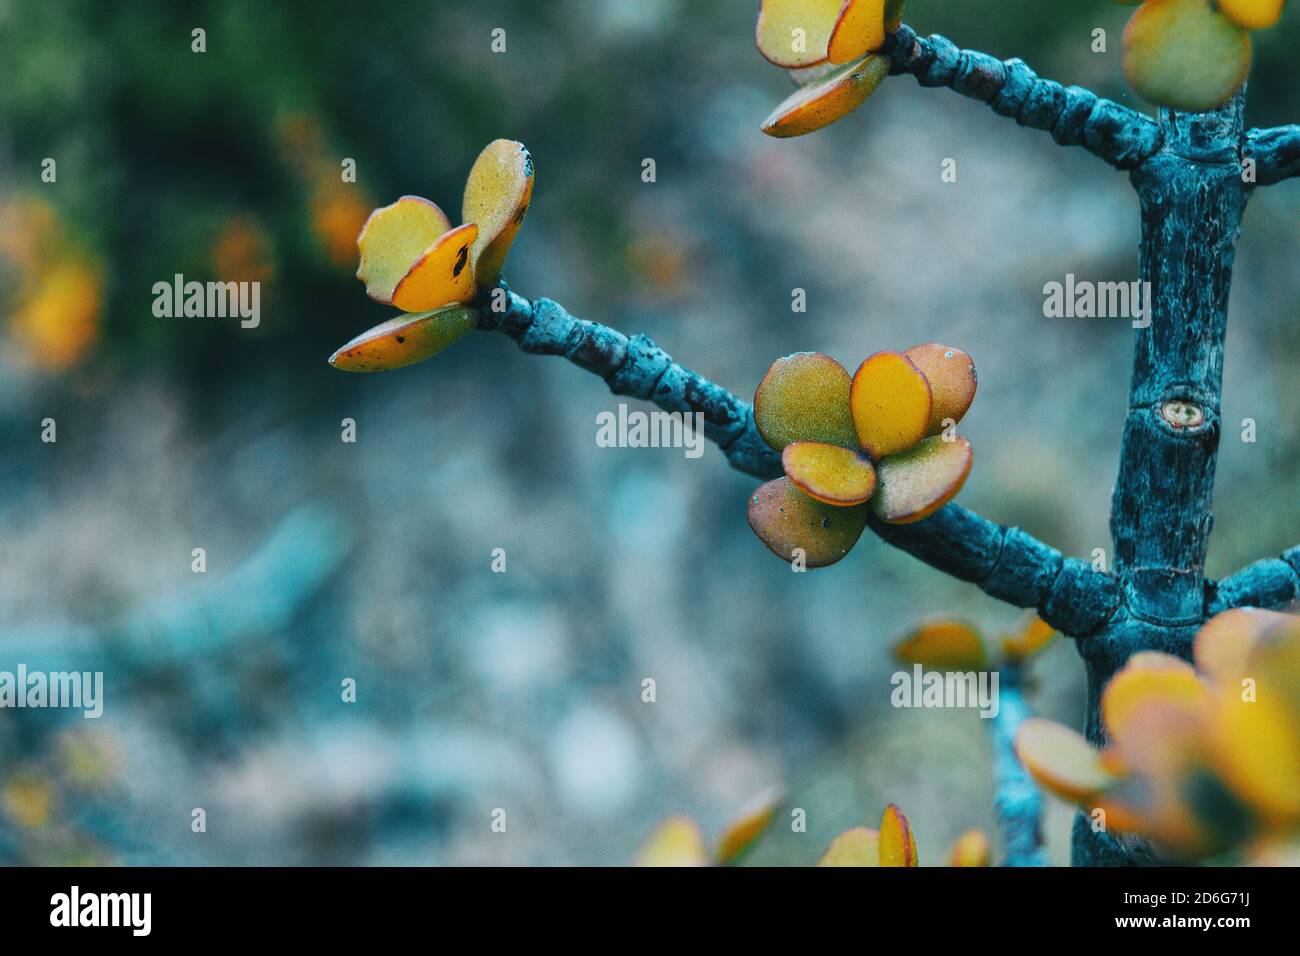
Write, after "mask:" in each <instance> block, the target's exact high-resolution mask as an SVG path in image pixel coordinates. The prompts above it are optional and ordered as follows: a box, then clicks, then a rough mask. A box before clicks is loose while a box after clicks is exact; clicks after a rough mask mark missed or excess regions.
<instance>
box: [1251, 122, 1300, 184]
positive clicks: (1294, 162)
mask: <svg viewBox="0 0 1300 956" xmlns="http://www.w3.org/2000/svg"><path fill="white" fill-rule="evenodd" d="M1246 155H1247V156H1249V157H1251V158H1253V159H1254V160H1255V182H1256V184H1258V185H1260V186H1269V185H1272V184H1273V183H1280V182H1281V181H1282V180H1284V179H1290V178H1291V177H1292V176H1300V126H1297V125H1294V124H1293V125H1291V126H1275V127H1273V128H1272V129H1252V130H1251V131H1250V132H1249V133H1247V134H1246Z"/></svg>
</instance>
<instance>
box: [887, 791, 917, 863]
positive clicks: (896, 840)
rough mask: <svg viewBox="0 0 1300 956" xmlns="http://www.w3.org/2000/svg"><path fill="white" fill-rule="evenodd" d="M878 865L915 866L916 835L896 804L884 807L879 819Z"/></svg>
mask: <svg viewBox="0 0 1300 956" xmlns="http://www.w3.org/2000/svg"><path fill="white" fill-rule="evenodd" d="M880 865H881V866H916V865H917V860H916V834H914V833H913V832H912V825H911V824H910V823H908V822H907V817H906V816H905V815H904V814H903V811H902V810H900V809H898V806H897V805H896V804H893V803H891V804H890V805H889V806H887V807H885V814H884V816H882V817H881V818H880Z"/></svg>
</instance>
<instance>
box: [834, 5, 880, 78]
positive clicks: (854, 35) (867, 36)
mask: <svg viewBox="0 0 1300 956" xmlns="http://www.w3.org/2000/svg"><path fill="white" fill-rule="evenodd" d="M886 6H888V0H844V6H843V8H841V10H840V15H839V18H838V19H837V20H836V21H835V27H834V29H832V30H831V37H830V42H829V43H828V44H827V49H826V52H827V58H828V59H829V60H830V61H831V62H832V63H848V62H850V61H852V60H856V59H857V58H858V57H860V56H862V55H863V54H866V53H871V52H872V51H874V50H879V49H880V48H881V47H882V46H884V45H885V7H886Z"/></svg>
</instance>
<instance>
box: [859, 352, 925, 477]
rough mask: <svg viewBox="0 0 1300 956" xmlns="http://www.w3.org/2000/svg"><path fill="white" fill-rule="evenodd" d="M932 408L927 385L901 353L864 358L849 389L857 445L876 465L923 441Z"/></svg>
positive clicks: (923, 376)
mask: <svg viewBox="0 0 1300 956" xmlns="http://www.w3.org/2000/svg"><path fill="white" fill-rule="evenodd" d="M932 407H933V399H932V398H931V394H930V383H929V381H928V380H927V379H926V377H925V375H924V374H923V373H922V372H921V370H920V369H919V368H917V367H916V366H915V365H914V364H912V360H911V359H909V358H908V357H907V356H906V355H904V354H903V353H902V352H877V353H876V354H875V355H871V356H869V357H867V358H866V359H864V360H863V362H862V364H861V365H859V366H858V370H857V372H855V373H854V375H853V382H852V383H851V385H850V386H849V412H850V413H851V414H852V416H853V427H854V430H855V431H856V432H857V435H858V442H859V443H860V444H861V445H862V447H863V448H864V449H865V450H866V452H867V454H869V455H870V456H871V457H872V458H874V459H875V460H876V461H879V460H880V459H882V458H884V457H886V456H887V455H894V454H897V453H898V452H901V451H905V450H906V449H908V448H911V447H912V446H913V445H915V444H916V443H917V442H919V441H920V440H921V439H922V438H924V437H925V433H926V429H927V428H928V427H929V425H930V411H931V408H932Z"/></svg>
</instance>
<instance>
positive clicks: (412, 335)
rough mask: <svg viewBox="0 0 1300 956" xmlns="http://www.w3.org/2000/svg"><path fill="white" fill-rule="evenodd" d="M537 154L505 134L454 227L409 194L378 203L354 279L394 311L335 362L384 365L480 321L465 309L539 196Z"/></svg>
mask: <svg viewBox="0 0 1300 956" xmlns="http://www.w3.org/2000/svg"><path fill="white" fill-rule="evenodd" d="M533 178H534V173H533V160H532V157H531V156H530V155H529V153H528V150H527V149H525V148H524V146H523V144H522V143H517V142H514V141H513V140H508V139H498V140H495V141H494V142H492V143H489V144H488V146H487V148H486V149H484V150H483V152H481V153H480V154H479V156H478V159H477V160H475V162H474V166H473V168H472V169H470V172H469V178H468V179H467V180H466V182H465V195H464V200H463V203H462V207H461V217H462V218H463V219H464V220H465V222H464V224H463V225H460V226H456V227H455V228H452V225H451V220H450V219H448V218H447V215H446V213H444V212H443V211H442V210H441V209H440V208H438V206H437V204H436V203H433V202H430V201H429V200H428V199H422V198H421V197H419V196H403V197H402V198H401V199H399V200H397V202H395V203H393V204H392V205H391V206H384V207H383V208H382V209H376V210H375V211H374V212H373V213H371V214H370V218H369V219H367V220H366V224H365V226H363V227H362V229H361V235H360V236H358V237H357V248H358V249H359V250H360V252H361V264H360V266H359V267H358V269H357V278H358V279H360V280H361V281H362V282H364V283H365V285H366V294H367V295H369V296H370V297H371V298H372V299H374V300H375V301H377V302H383V303H385V304H388V305H395V306H397V307H398V308H399V309H401V310H402V312H403V313H405V314H403V315H399V316H396V317H395V318H392V319H390V320H388V321H387V322H384V323H381V324H380V325H377V326H375V327H374V328H372V329H370V330H368V331H366V332H363V333H361V335H359V336H357V337H356V338H355V339H353V340H352V341H350V342H348V343H347V344H346V345H344V346H343V347H342V348H341V349H339V350H338V351H337V352H335V353H334V354H333V355H332V356H331V357H330V364H331V365H333V366H334V367H335V368H339V369H343V370H344V371H349V372H377V371H382V370H385V369H392V368H400V367H401V366H403V365H410V364H411V363H413V362H419V361H421V360H423V359H426V358H429V357H430V356H432V355H434V354H436V353H438V352H440V351H442V349H444V348H446V347H447V346H449V345H451V344H452V343H453V342H455V341H456V340H457V339H459V338H460V337H461V336H463V335H465V334H466V333H467V332H469V331H470V330H471V329H472V328H473V327H474V312H473V310H472V309H469V308H466V307H465V306H464V303H466V302H469V301H470V300H471V299H473V298H474V296H475V295H477V294H478V292H479V290H481V289H485V288H488V287H490V286H492V285H494V284H496V282H497V280H498V279H499V278H500V276H501V267H502V265H504V263H505V259H506V254H507V253H508V252H509V251H510V245H511V243H512V242H514V239H515V236H516V235H518V233H519V227H520V225H521V224H522V223H523V221H524V214H525V213H526V212H527V211H528V204H529V202H530V201H531V200H532V195H533Z"/></svg>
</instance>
